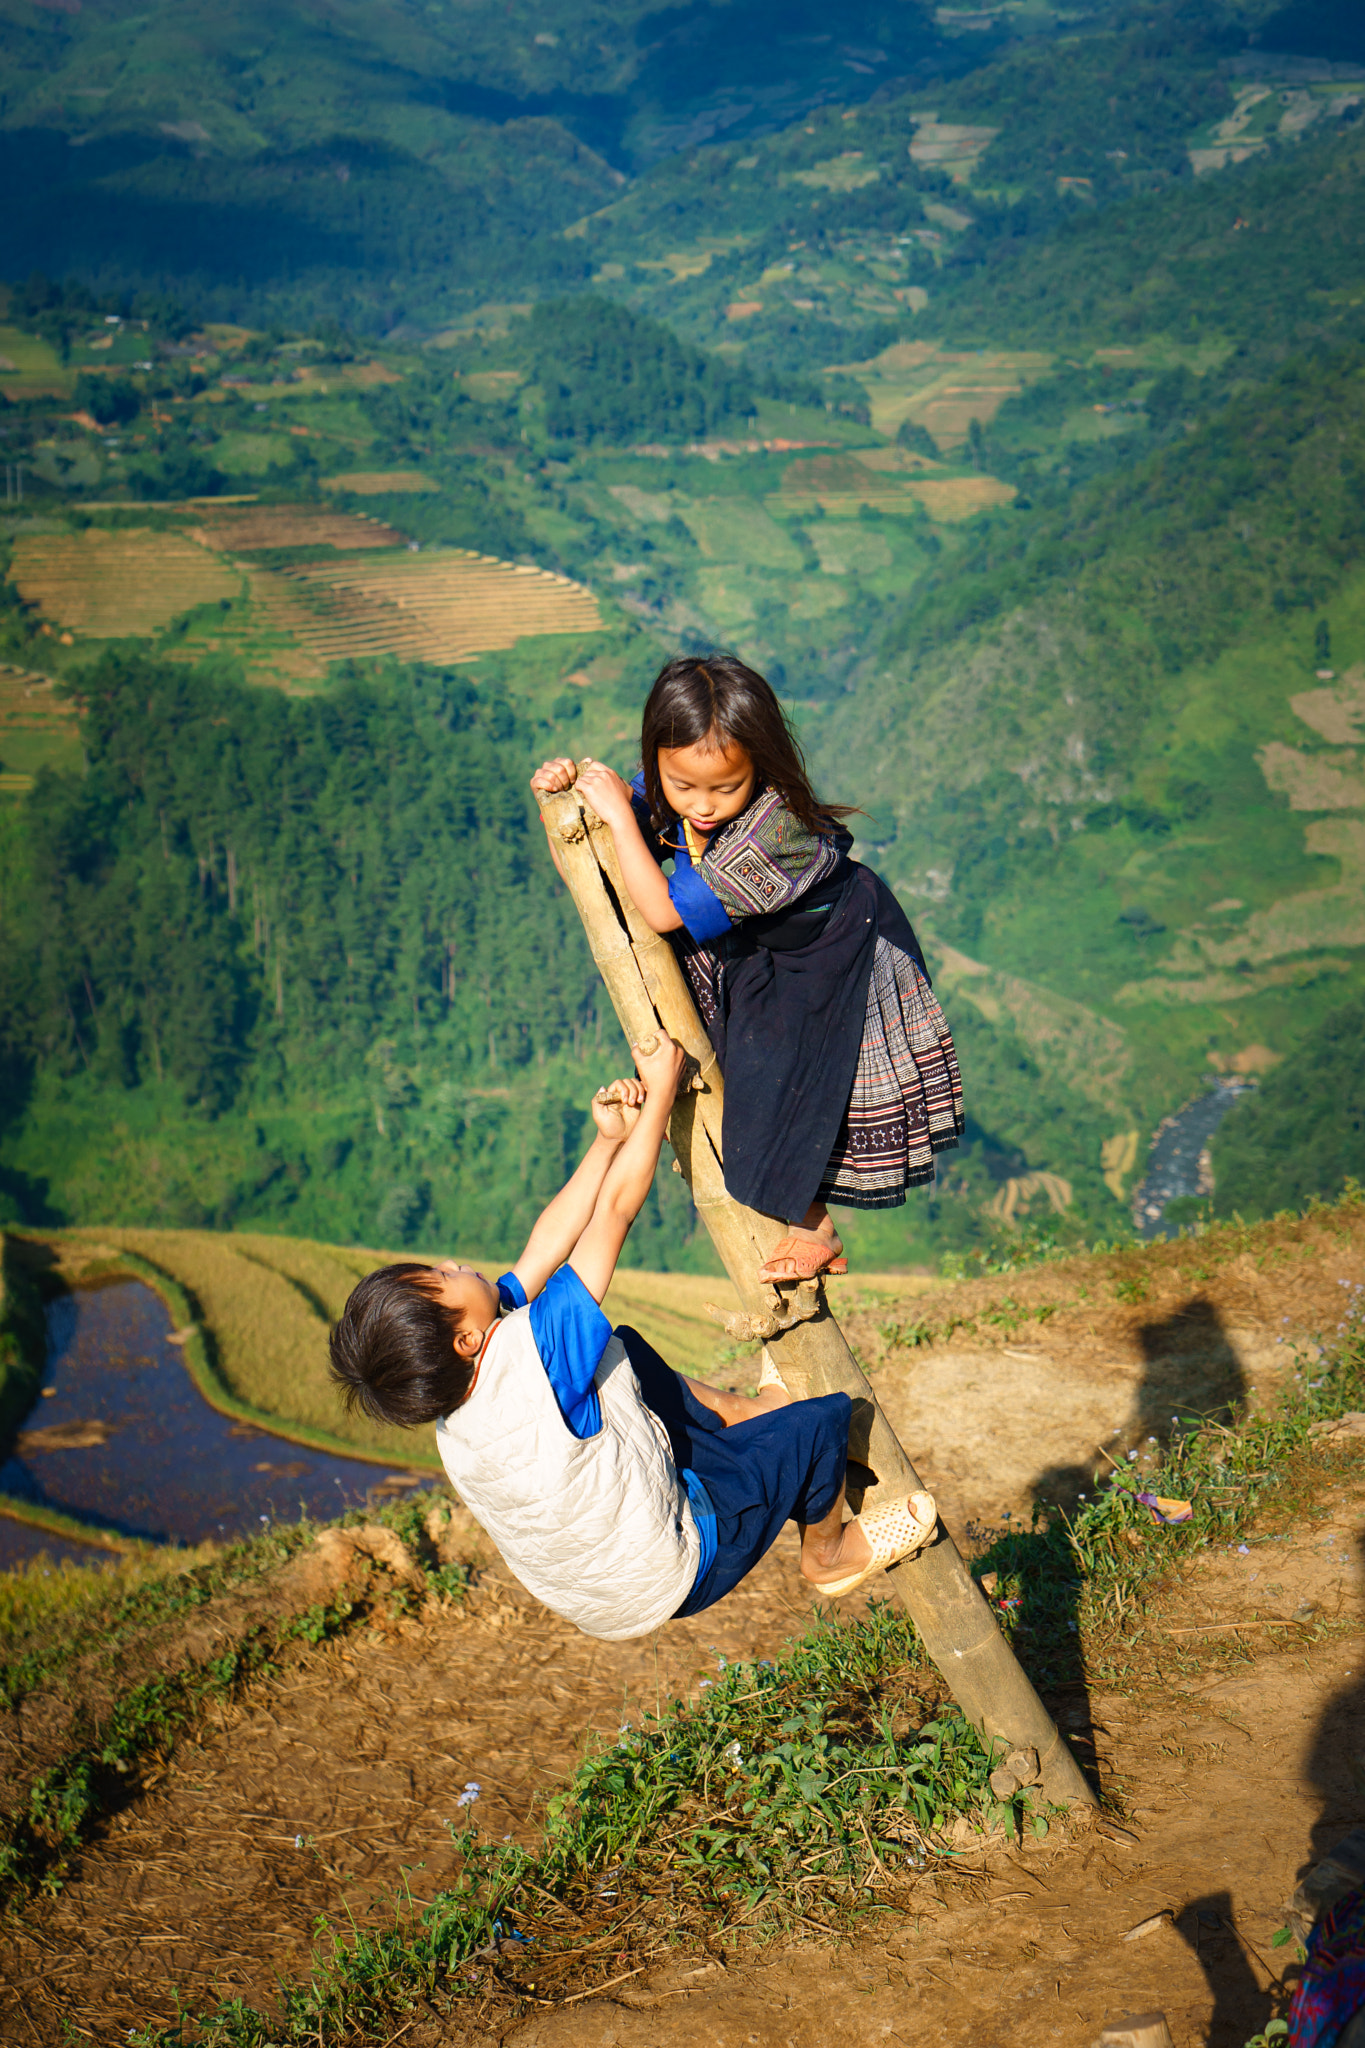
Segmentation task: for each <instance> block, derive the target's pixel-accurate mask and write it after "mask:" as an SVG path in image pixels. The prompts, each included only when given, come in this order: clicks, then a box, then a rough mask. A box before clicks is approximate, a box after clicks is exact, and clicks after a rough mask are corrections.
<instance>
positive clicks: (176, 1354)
mask: <svg viewBox="0 0 1365 2048" xmlns="http://www.w3.org/2000/svg"><path fill="white" fill-rule="evenodd" d="M172 1329H173V1325H172V1323H171V1318H170V1316H169V1314H168V1313H167V1311H166V1308H165V1306H164V1304H163V1303H162V1301H161V1300H160V1298H159V1296H157V1295H156V1294H154V1293H153V1292H152V1290H151V1288H150V1287H147V1286H144V1284H143V1283H142V1282H141V1281H140V1280H118V1281H115V1282H112V1283H106V1284H104V1285H100V1286H95V1287H82V1288H78V1289H76V1290H74V1291H73V1292H72V1293H69V1294H63V1295H60V1296H58V1297H57V1299H56V1300H55V1301H53V1302H52V1303H51V1304H50V1305H49V1307H48V1310H47V1371H46V1374H45V1376H44V1381H43V1392H42V1396H41V1398H40V1399H39V1400H38V1402H37V1404H36V1406H35V1407H34V1410H33V1412H32V1414H31V1415H30V1416H29V1417H28V1420H27V1422H26V1423H25V1425H24V1428H23V1430H22V1431H21V1432H20V1435H19V1438H18V1441H17V1442H16V1444H15V1447H14V1450H13V1452H12V1453H11V1455H10V1457H9V1458H8V1459H7V1460H6V1461H5V1463H4V1464H3V1465H0V1493H3V1494H8V1495H10V1496H12V1497H15V1498H17V1499H19V1500H23V1501H31V1502H32V1503H33V1504H34V1505H35V1506H38V1507H44V1508H49V1509H56V1510H59V1511H60V1512H61V1513H63V1514H66V1515H71V1516H74V1517H75V1518H76V1519H77V1520H78V1521H81V1522H84V1523H86V1524H88V1525H90V1526H91V1527H92V1528H93V1529H103V1530H107V1531H111V1532H113V1533H115V1534H117V1535H120V1536H133V1537H139V1538H141V1539H142V1540H143V1541H144V1542H149V1543H201V1542H204V1541H206V1540H214V1541H219V1542H221V1541H225V1540H231V1539H232V1538H234V1537H241V1536H245V1535H248V1534H250V1533H251V1532H252V1531H253V1530H256V1529H259V1528H260V1527H261V1526H262V1524H263V1523H267V1522H270V1521H273V1520H275V1519H276V1518H279V1519H281V1520H287V1521H294V1520H297V1519H298V1517H299V1516H300V1515H304V1514H307V1515H315V1516H332V1515H337V1514H339V1513H341V1511H342V1510H343V1509H345V1508H351V1507H359V1506H361V1505H363V1504H364V1502H365V1500H366V1498H367V1496H370V1495H372V1494H374V1493H376V1492H378V1493H379V1494H380V1496H381V1497H383V1496H388V1497H390V1498H392V1497H393V1496H394V1495H395V1494H399V1493H404V1492H407V1491H408V1490H409V1489H410V1488H412V1487H414V1486H416V1485H419V1484H425V1483H429V1481H427V1480H426V1479H424V1478H423V1477H421V1476H419V1475H417V1474H415V1473H411V1472H404V1471H401V1470H396V1469H389V1468H386V1467H385V1466H383V1465H375V1464H372V1463H371V1462H369V1461H368V1460H366V1459H360V1458H347V1457H341V1456H337V1455H336V1454H334V1453H332V1452H329V1451H320V1450H313V1449H311V1448H310V1447H309V1446H308V1445H306V1444H295V1443H289V1442H287V1441H286V1440H285V1439H284V1438H282V1437H277V1436H272V1435H270V1434H269V1433H268V1432H266V1431H264V1430H259V1429H254V1428H252V1427H251V1426H250V1425H249V1424H247V1423H244V1422H238V1421H236V1420H234V1419H233V1417H231V1416H228V1415H220V1414H219V1413H218V1411H217V1409H215V1408H211V1407H210V1406H209V1404H208V1402H207V1401H205V1400H204V1398H203V1396H202V1395H201V1394H200V1393H199V1391H198V1389H197V1388H196V1387H195V1384H194V1382H193V1380H192V1379H191V1378H190V1376H189V1373H188V1372H187V1371H186V1368H185V1363H184V1360H183V1359H182V1357H181V1355H180V1351H179V1349H178V1347H177V1346H176V1345H174V1344H172V1343H170V1342H169V1341H168V1339H169V1338H170V1336H171V1334H172ZM43 1552H45V1553H46V1554H47V1555H48V1556H49V1557H51V1558H54V1559H60V1558H63V1557H69V1558H74V1559H79V1561H80V1562H82V1563H87V1564H88V1563H93V1562H98V1561H99V1558H100V1556H101V1554H103V1555H105V1556H108V1555H110V1554H111V1553H108V1552H105V1553H101V1552H100V1551H98V1550H95V1549H92V1548H88V1547H87V1546H85V1545H84V1544H81V1543H79V1542H74V1541H73V1542H65V1541H63V1540H62V1539H61V1538H59V1537H54V1536H52V1535H50V1534H48V1533H47V1532H46V1531H45V1530H42V1529H35V1528H30V1527H29V1526H28V1525H27V1524H25V1523H21V1522H16V1521H13V1520H11V1519H10V1518H9V1517H7V1516H4V1515H0V1570H5V1569H8V1568H11V1567H13V1566H14V1565H17V1564H21V1563H22V1562H23V1561H24V1560H25V1559H26V1558H30V1557H36V1556H38V1555H39V1554H40V1553H43Z"/></svg>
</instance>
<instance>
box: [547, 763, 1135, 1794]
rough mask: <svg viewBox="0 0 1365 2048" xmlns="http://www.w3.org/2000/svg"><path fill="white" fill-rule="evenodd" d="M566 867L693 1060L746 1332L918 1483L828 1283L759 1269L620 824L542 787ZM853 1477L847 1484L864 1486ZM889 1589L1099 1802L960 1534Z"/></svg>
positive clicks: (914, 1563) (680, 1152) (699, 1124)
mask: <svg viewBox="0 0 1365 2048" xmlns="http://www.w3.org/2000/svg"><path fill="white" fill-rule="evenodd" d="M540 807H541V815H542V818H543V820H544V823H545V827H546V830H547V832H548V833H549V836H550V839H551V842H552V845H553V847H554V850H555V852H556V853H557V855H558V857H559V865H560V871H561V873H562V874H563V876H564V880H565V882H566V884H567V885H568V889H569V892H570V894H571V895H572V897H573V899H574V902H575V904H576V905H577V908H578V914H579V916H580V917H581V918H582V920H583V928H584V930H585V931H586V933H587V936H588V944H589V945H590V946H591V948H592V954H593V958H594V960H595V961H596V962H597V966H598V969H599V971H600V973H601V975H602V979H603V981H604V982H605V983H606V986H607V993H608V994H609V995H610V997H611V999H612V1002H613V1004H614V1005H615V1008H616V1014H617V1016H618V1017H619V1018H620V1020H621V1028H622V1030H623V1031H624V1032H625V1034H626V1037H627V1039H628V1040H629V1041H630V1043H631V1044H632V1045H641V1044H643V1043H644V1042H645V1040H646V1039H648V1038H649V1037H650V1036H651V1035H652V1034H654V1033H657V1032H658V1031H659V1030H660V1029H662V1030H664V1031H666V1032H667V1033H668V1035H669V1037H670V1038H672V1039H674V1040H675V1041H676V1042H677V1043H678V1044H679V1045H681V1046H682V1047H683V1049H684V1051H685V1052H687V1054H688V1055H689V1056H690V1058H691V1059H692V1060H693V1061H694V1062H695V1073H694V1074H693V1075H692V1077H691V1085H690V1086H688V1087H685V1088H684V1089H683V1091H682V1092H680V1094H679V1096H678V1100H677V1103H676V1105H675V1107H674V1110H673V1115H672V1119H671V1121H670V1124H669V1131H668V1135H669V1141H670V1143H671V1144H672V1147H673V1150H674V1153H675V1154H676V1156H677V1166H678V1170H679V1171H680V1172H681V1173H682V1176H683V1178H684V1179H685V1181H686V1182H687V1185H688V1187H689V1188H690V1189H691V1192H692V1199H693V1201H694V1202H695V1203H696V1205H697V1209H698V1211H699V1212H700V1214H701V1218H702V1221H703V1222H704V1223H705V1225H706V1227H707V1229H708V1230H709V1231H710V1233H711V1237H712V1240H713V1242H714V1244H715V1246H716V1249H717V1251H718V1252H719V1253H720V1255H721V1258H722V1259H723V1260H724V1262H725V1269H726V1271H727V1272H728V1274H729V1275H730V1278H731V1280H732V1281H733V1282H734V1285H735V1290H736V1292H737V1293H738V1295H739V1298H740V1303H741V1306H742V1310H743V1315H742V1316H741V1317H739V1318H734V1319H731V1322H730V1327H731V1328H732V1330H733V1333H734V1334H735V1335H737V1336H745V1337H753V1338H761V1339H762V1341H763V1342H764V1343H765V1344H766V1346H767V1348H768V1351H769V1354H770V1356H771V1357H772V1360H773V1363H774V1364H775V1365H776V1367H777V1369H778V1371H779V1372H780V1373H781V1375H782V1378H783V1381H784V1382H785V1384H786V1385H787V1386H788V1387H789V1388H790V1389H791V1391H792V1393H793V1395H794V1396H796V1397H797V1398H798V1399H802V1398H805V1397H807V1396H810V1395H816V1394H829V1393H835V1392H842V1393H846V1394H849V1395H851V1397H852V1400H853V1420H852V1424H851V1428H850V1437H849V1455H850V1459H851V1460H852V1461H853V1462H855V1463H856V1464H858V1465H862V1466H865V1467H867V1468H868V1469H869V1470H870V1472H871V1473H872V1475H873V1477H872V1481H871V1485H870V1486H869V1487H868V1489H867V1490H868V1491H869V1492H870V1491H871V1490H872V1488H873V1487H876V1488H885V1490H886V1492H885V1495H884V1496H883V1497H884V1498H885V1497H887V1496H892V1495H897V1494H900V1495H904V1494H906V1493H912V1492H915V1491H917V1490H919V1488H920V1487H921V1485H922V1482H921V1480H920V1479H919V1477H918V1475H917V1473H916V1471H915V1468H914V1466H913V1465H912V1464H911V1462H910V1460H909V1458H908V1457H907V1456H906V1454H905V1451H904V1450H903V1448H902V1446H901V1444H900V1442H899V1440H898V1439H897V1437H896V1434H895V1431H894V1430H893V1429H892V1427H891V1425H890V1423H889V1422H888V1421H887V1419H886V1417H885V1415H883V1413H882V1411H881V1409H880V1407H879V1406H878V1404H877V1398H876V1396H875V1394H874V1393H873V1391H872V1388H871V1387H870V1385H869V1384H868V1381H867V1379H866V1377H865V1376H864V1374H863V1372H862V1369H861V1368H860V1366H859V1365H858V1362H857V1360H856V1359H855V1358H854V1356H853V1353H852V1352H851V1351H850V1350H849V1347H848V1344H847V1342H846V1341H845V1338H844V1334H843V1332H842V1330H841V1329H840V1328H839V1325H838V1323H837V1322H836V1321H835V1319H834V1316H833V1315H832V1313H831V1311H830V1307H829V1303H828V1301H827V1300H826V1298H825V1290H824V1284H823V1281H821V1280H815V1281H805V1282H786V1283H779V1284H772V1283H767V1282H764V1281H761V1280H760V1279H759V1278H758V1269H759V1267H760V1266H761V1265H762V1264H763V1262H764V1260H765V1259H766V1258H767V1257H768V1256H769V1254H770V1253H771V1251H772V1249H773V1247H774V1245H775V1244H776V1243H777V1241H778V1239H779V1238H780V1237H781V1236H782V1235H783V1234H784V1229H783V1226H782V1224H780V1223H779V1222H778V1221H777V1220H776V1219H774V1218H772V1217H769V1216H762V1215H759V1214H758V1213H757V1212H756V1211H755V1210H753V1209H746V1208H744V1207H742V1206H741V1204H740V1203H738V1202H736V1201H735V1200H734V1199H733V1198H732V1197H731V1196H730V1195H728V1194H727V1193H726V1191H725V1176H724V1173H723V1171H722V1166H721V1158H722V1154H721V1115H722V1108H723V1103H724V1084H723V1081H722V1079H721V1073H720V1068H719V1066H718V1064H717V1061H716V1055H715V1051H714V1049H713V1047H712V1045H711V1041H710V1039H709V1038H708V1037H707V1035H706V1030H705V1027H704V1026H703V1024H702V1021H701V1018H700V1017H699V1015H698V1014H697V1009H696V1006H695V1004H694V1003H693V1001H692V993H691V990H690V989H689V988H688V985H687V982H686V979H685V978H684V976H683V972H682V969H681V967H680V966H679V964H678V961H677V957H676V955H675V954H674V952H673V948H672V947H671V946H670V945H669V943H668V941H667V939H666V938H663V937H662V936H661V935H660V934H659V933H657V932H655V931H652V930H651V929H650V927H649V926H648V925H647V924H646V923H645V921H644V919H643V918H642V917H641V915H640V913H639V911H638V910H637V909H636V908H635V905H634V904H633V903H632V901H631V899H630V897H629V895H628V893H627V891H626V887H625V883H624V881H623V879H622V875H621V869H620V866H619V864H618V862H617V858H616V849H615V846H614V844H613V842H612V837H611V833H610V832H609V831H608V829H607V827H606V826H605V825H604V824H603V823H602V821H601V819H600V818H599V817H598V816H597V814H596V812H595V811H594V810H593V809H592V807H591V805H590V804H588V803H587V802H586V801H585V800H583V799H580V797H579V796H578V793H577V791H576V790H573V789H570V790H566V791H564V792H562V793H560V794H556V795H550V796H546V795H542V796H541V797H540ZM852 1476H853V1475H850V1494H851V1495H853V1497H854V1502H855V1505H856V1499H857V1496H856V1492H855V1490H854V1488H853V1486H852V1483H851V1481H852ZM886 1590H887V1592H888V1593H889V1594H890V1595H891V1597H892V1598H893V1599H894V1600H896V1601H897V1602H898V1603H899V1604H900V1605H901V1606H902V1607H903V1608H904V1609H905V1611H906V1612H907V1614H909V1616H910V1618H911V1620H912V1621H913V1622H914V1624H915V1627H916V1629H917V1630H918V1632H919V1635H920V1639H921V1641H922V1642H923V1644H924V1647H925V1649H926V1650H927V1651H928V1653H929V1655H930V1656H931V1657H932V1658H933V1660H934V1663H935V1664H936V1665H937V1667H938V1669H939V1671H940V1672H941V1673H942V1674H943V1678H944V1681H945V1683H946V1684H947V1686H948V1688H949V1690H950V1691H951V1693H952V1695H953V1698H954V1699H955V1700H956V1701H957V1703H958V1705H959V1706H960V1707H961V1709H962V1711H963V1713H964V1714H965V1715H966V1716H967V1718H968V1720H969V1721H971V1722H972V1723H973V1725H974V1726H975V1727H976V1728H977V1729H979V1730H980V1732H981V1734H982V1735H983V1736H984V1738H985V1739H986V1740H987V1742H989V1743H990V1744H992V1746H993V1747H994V1748H995V1749H996V1750H997V1751H998V1752H999V1753H1001V1754H1003V1753H1004V1751H1006V1750H1015V1749H1020V1750H1029V1749H1032V1750H1035V1751H1036V1752H1037V1755H1038V1762H1039V1775H1040V1777H1041V1779H1042V1785H1043V1790H1044V1792H1045V1793H1046V1795H1047V1797H1048V1798H1049V1799H1051V1800H1053V1801H1055V1802H1057V1803H1059V1804H1067V1805H1072V1806H1086V1807H1093V1806H1095V1805H1096V1804H1097V1803H1098V1802H1097V1800H1096V1797H1095V1794H1094V1792H1093V1791H1092V1790H1091V1788H1090V1786H1089V1785H1088V1784H1087V1782H1086V1780H1085V1778H1084V1776H1083V1775H1082V1773H1081V1769H1080V1766H1079V1764H1078V1763H1077V1761H1076V1758H1075V1757H1074V1755H1073V1754H1072V1752H1071V1750H1070V1749H1069V1748H1068V1746H1067V1744H1066V1743H1065V1741H1064V1740H1063V1738H1062V1736H1061V1734H1060V1733H1059V1731H1058V1729H1057V1728H1056V1726H1055V1725H1054V1723H1053V1721H1052V1718H1051V1716H1050V1715H1049V1714H1048V1712H1047V1709H1046V1708H1045V1707H1044V1705H1043V1703H1042V1701H1041V1700H1040V1699H1039V1697H1038V1695H1037V1693H1036V1692H1035V1691H1034V1689H1033V1687H1032V1685H1031V1684H1030V1682H1029V1680H1028V1678H1027V1677H1026V1676H1025V1674H1024V1672H1023V1670H1022V1669H1021V1667H1020V1665H1019V1662H1018V1660H1017V1659H1016V1657H1015V1655H1014V1652H1013V1651H1012V1650H1011V1649H1010V1646H1009V1644H1008V1643H1007V1642H1006V1641H1005V1638H1004V1636H1003V1635H1002V1634H1001V1632H1000V1629H999V1627H998V1625H997V1623H996V1619H995V1616H994V1614H993V1613H992V1612H991V1609H990V1607H989V1605H988V1604H987V1602H986V1599H985V1596H984V1595H983V1594H982V1592H981V1590H980V1588H979V1587H978V1586H977V1584H976V1582H975V1580H974V1579H973V1578H972V1576H971V1574H970V1572H969V1571H968V1570H967V1567H966V1564H965V1563H964V1561H963V1558H962V1555H961V1553H960V1551H959V1550H958V1548H957V1545H956V1544H955V1543H954V1542H953V1539H952V1537H951V1536H950V1535H949V1534H948V1532H947V1531H946V1529H944V1528H943V1527H942V1525H941V1524H940V1527H939V1530H938V1534H937V1536H936V1537H935V1539H934V1541H933V1542H932V1543H931V1544H930V1545H929V1547H928V1548H927V1549H926V1550H923V1551H921V1552H920V1554H919V1555H918V1557H914V1558H907V1559H906V1560H904V1561H903V1562H902V1563H900V1564H897V1565H893V1566H892V1567H891V1569H890V1570H889V1571H888V1572H887V1574H886Z"/></svg>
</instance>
